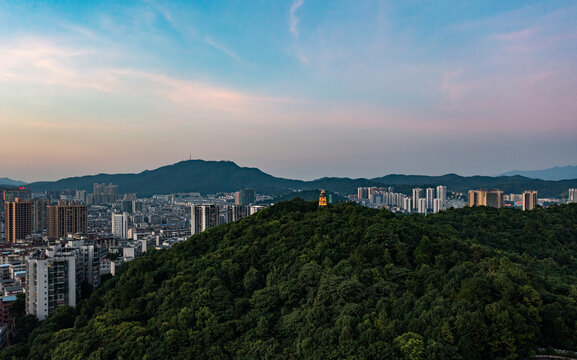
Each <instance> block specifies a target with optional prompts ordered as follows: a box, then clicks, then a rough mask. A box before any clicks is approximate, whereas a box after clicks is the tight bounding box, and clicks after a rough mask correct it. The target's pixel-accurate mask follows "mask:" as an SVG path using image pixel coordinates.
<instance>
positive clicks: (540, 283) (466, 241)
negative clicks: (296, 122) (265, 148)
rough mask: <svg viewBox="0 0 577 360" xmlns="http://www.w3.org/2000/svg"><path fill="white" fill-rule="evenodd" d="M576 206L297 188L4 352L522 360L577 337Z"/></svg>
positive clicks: (144, 267)
mask: <svg viewBox="0 0 577 360" xmlns="http://www.w3.org/2000/svg"><path fill="white" fill-rule="evenodd" d="M576 240H577V205H563V206H559V207H553V208H548V209H542V208H538V209H537V210H535V211H529V212H522V211H518V210H513V209H500V210H497V209H492V208H484V207H479V208H465V209H459V210H449V211H447V212H442V213H439V214H435V215H430V216H427V217H424V216H419V215H413V216H395V215H394V214H392V213H390V212H388V211H385V210H383V211H378V210H373V209H368V208H363V207H358V206H354V205H352V204H350V203H346V204H340V205H336V206H332V207H328V208H320V209H319V208H318V207H317V206H316V204H314V203H310V202H304V201H302V200H293V201H290V202H284V203H280V204H278V205H275V206H272V207H270V208H267V209H265V210H263V211H261V212H259V213H257V214H256V215H254V216H250V217H248V218H246V219H243V220H241V221H240V222H237V223H232V224H227V225H223V226H219V227H216V228H212V229H210V230H208V231H206V232H204V233H202V234H199V235H195V236H194V237H192V238H191V239H190V240H188V241H187V242H185V243H183V244H180V245H176V246H174V247H173V248H171V249H170V250H162V251H151V252H149V253H147V254H146V255H145V256H144V257H142V258H140V259H136V260H134V261H132V262H130V263H128V264H126V265H125V266H123V267H122V269H121V273H120V274H119V275H117V276H116V277H115V278H113V279H110V280H108V281H107V282H105V283H104V284H103V286H102V287H101V288H100V289H98V290H97V291H96V292H95V293H94V294H92V296H91V297H89V298H88V300H87V301H85V302H83V303H82V304H81V305H80V306H78V307H77V308H76V309H71V308H61V309H59V310H58V311H57V313H56V314H55V315H53V316H52V317H49V318H48V319H47V320H46V321H45V322H44V323H43V324H42V325H41V326H40V327H39V328H38V329H37V330H35V331H34V332H33V333H32V335H31V336H30V337H29V339H28V342H27V343H22V344H18V345H16V346H13V347H10V348H8V349H6V350H4V352H2V353H0V359H11V358H12V356H14V358H16V359H18V358H24V357H26V356H28V357H29V358H32V359H165V358H172V359H232V358H234V359H301V358H303V359H496V358H501V359H505V358H508V359H514V358H521V359H526V358H529V357H530V356H531V355H532V354H534V351H535V350H536V349H537V348H539V347H544V348H547V347H552V348H558V349H575V348H576V347H577V331H576V329H575V324H576V321H577V276H576V274H577V262H576V259H577V243H576Z"/></svg>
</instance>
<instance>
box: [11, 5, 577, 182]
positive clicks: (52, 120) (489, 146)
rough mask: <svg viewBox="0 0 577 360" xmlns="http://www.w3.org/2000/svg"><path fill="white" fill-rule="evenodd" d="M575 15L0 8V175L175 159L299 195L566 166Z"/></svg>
mask: <svg viewBox="0 0 577 360" xmlns="http://www.w3.org/2000/svg"><path fill="white" fill-rule="evenodd" d="M576 15H577V5H575V4H574V3H572V2H569V1H559V2H554V3H553V2H549V3H545V4H541V3H540V2H538V1H528V2H522V3H518V2H512V1H507V2H500V3H498V4H495V3H492V2H483V3H463V4H454V3H450V4H449V3H441V2H435V3H429V4H390V3H386V2H377V1H368V2H363V3H362V4H359V3H353V2H345V1H336V2H331V6H330V7H325V6H323V4H320V3H315V2H313V1H310V0H296V1H287V2H274V3H269V4H267V3H258V4H257V3H249V4H246V3H234V2H227V1H222V2H206V3H204V2H202V3H197V4H188V3H187V2H178V1H171V2H167V3H164V2H163V3H162V5H161V4H160V3H157V2H154V1H144V2H141V1H130V2H123V3H122V4H118V3H115V2H110V1H96V2H91V3H89V4H84V3H69V2H61V1H56V2H51V3H50V4H42V3H41V4H38V3H34V2H28V1H27V2H19V3H3V4H1V5H0V29H1V30H2V32H3V34H4V36H3V38H2V39H0V51H2V54H3V56H2V58H1V59H0V125H1V126H2V128H3V130H4V133H5V134H6V135H5V136H4V138H3V141H2V142H1V143H0V150H1V151H2V153H3V154H4V156H3V160H2V163H1V165H2V166H1V170H2V174H0V175H1V176H6V177H10V178H12V179H16V180H24V181H37V180H57V179H61V178H65V177H69V176H81V175H88V174H96V173H125V172H140V171H143V170H145V169H153V168H156V167H159V166H163V165H167V164H172V163H175V162H177V161H180V160H183V159H187V158H189V156H191V157H192V158H195V159H196V158H200V159H205V160H231V161H234V162H236V163H237V164H239V165H240V166H250V167H257V168H259V169H262V170H263V171H265V172H266V173H269V174H273V175H274V176H278V177H286V178H297V179H305V180H310V179H315V178H320V177H323V176H347V177H353V178H357V177H366V178H370V177H376V176H382V175H385V174H390V173H406V174H431V175H441V174H446V173H458V174H460V175H476V174H481V175H495V174H498V173H501V172H504V171H508V170H512V169H527V170H533V169H540V168H548V167H551V166H555V165H566V164H570V165H574V164H575V163H574V159H575V157H576V155H577V121H576V119H575V115H574V114H575V113H577V102H576V101H575V94H576V93H577V67H576V66H575V64H577V41H576V40H577V25H576V24H575V22H574V19H575V17H576ZM497 159H498V162H497V161H496V160H497Z"/></svg>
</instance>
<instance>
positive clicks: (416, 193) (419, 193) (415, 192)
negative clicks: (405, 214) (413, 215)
mask: <svg viewBox="0 0 577 360" xmlns="http://www.w3.org/2000/svg"><path fill="white" fill-rule="evenodd" d="M422 197H423V189H421V188H414V189H413V209H415V210H418V207H419V199H420V198H422Z"/></svg>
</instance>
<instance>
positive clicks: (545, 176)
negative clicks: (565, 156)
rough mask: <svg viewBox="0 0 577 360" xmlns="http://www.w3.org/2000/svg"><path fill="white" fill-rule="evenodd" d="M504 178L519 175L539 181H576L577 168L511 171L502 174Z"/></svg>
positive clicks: (564, 167) (563, 167)
mask: <svg viewBox="0 0 577 360" xmlns="http://www.w3.org/2000/svg"><path fill="white" fill-rule="evenodd" d="M501 175H504V176H513V175H521V176H525V177H528V178H533V179H541V180H566V179H577V166H570V165H568V166H555V167H552V168H549V169H543V170H529V171H522V170H513V171H508V172H506V173H503V174H501Z"/></svg>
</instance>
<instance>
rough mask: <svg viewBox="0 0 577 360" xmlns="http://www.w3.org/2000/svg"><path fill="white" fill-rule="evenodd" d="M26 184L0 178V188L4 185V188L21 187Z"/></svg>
mask: <svg viewBox="0 0 577 360" xmlns="http://www.w3.org/2000/svg"><path fill="white" fill-rule="evenodd" d="M27 184H28V183H27V182H25V181H20V180H12V179H10V178H7V177H3V178H0V186H1V185H5V186H22V185H27Z"/></svg>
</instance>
